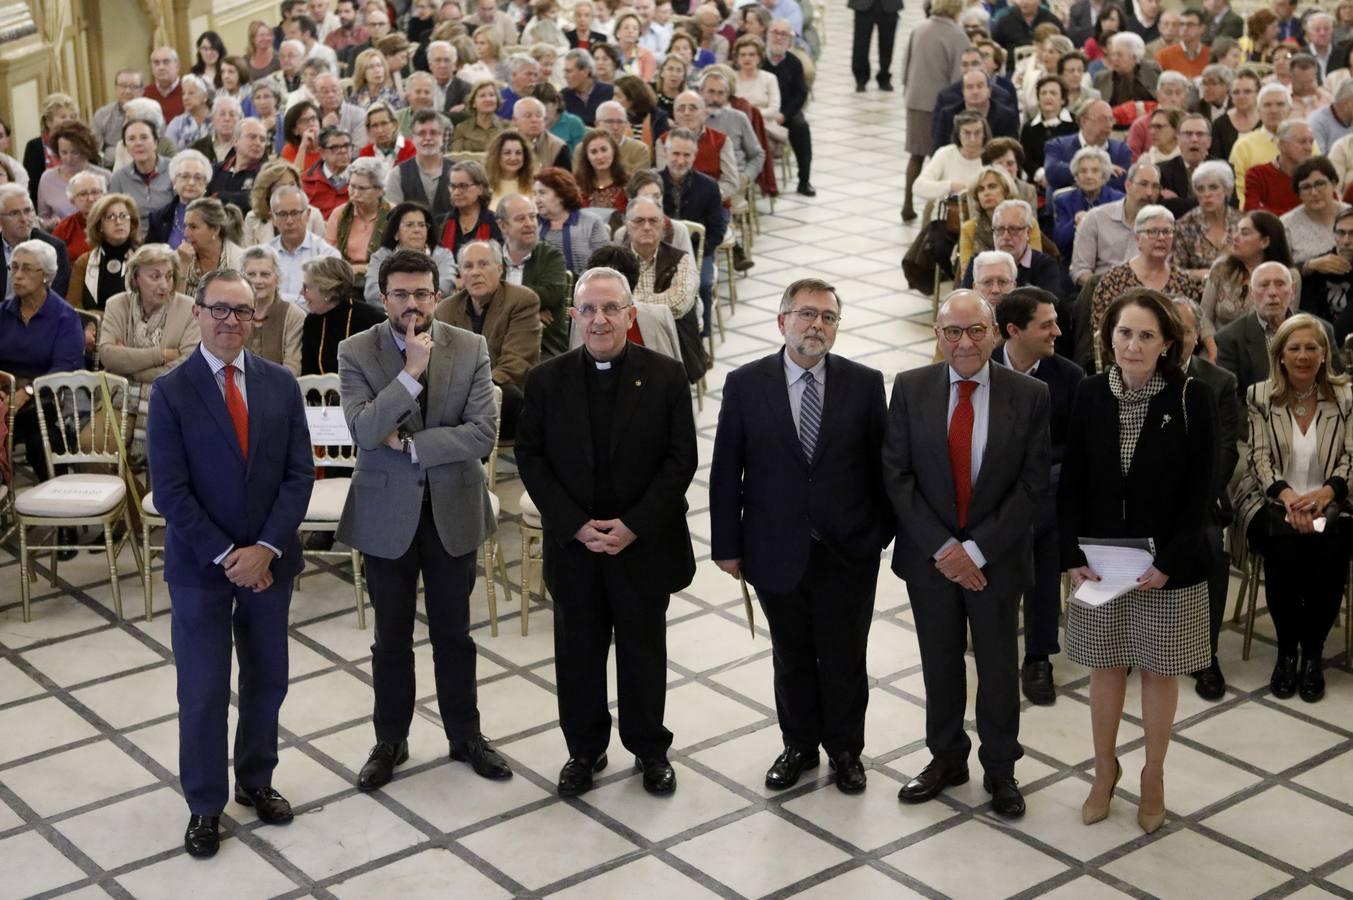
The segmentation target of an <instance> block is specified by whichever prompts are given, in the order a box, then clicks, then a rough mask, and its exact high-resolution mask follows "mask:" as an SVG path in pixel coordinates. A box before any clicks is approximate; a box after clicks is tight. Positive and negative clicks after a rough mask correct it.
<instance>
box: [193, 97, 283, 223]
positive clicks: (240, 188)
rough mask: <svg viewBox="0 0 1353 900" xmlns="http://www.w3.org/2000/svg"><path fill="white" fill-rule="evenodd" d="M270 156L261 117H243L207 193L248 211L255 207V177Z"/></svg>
mask: <svg viewBox="0 0 1353 900" xmlns="http://www.w3.org/2000/svg"><path fill="white" fill-rule="evenodd" d="M267 155H268V129H267V128H265V127H264V125H263V123H262V122H260V121H259V120H258V119H255V118H248V119H240V121H239V124H238V125H236V126H235V146H233V147H232V148H231V149H230V152H229V153H227V154H226V158H225V159H223V160H221V161H220V162H219V163H217V164H216V168H215V170H214V171H213V172H212V176H211V182H210V183H209V184H208V186H207V193H208V194H210V195H211V196H213V197H216V198H218V199H219V200H220V201H221V202H222V203H229V204H231V205H232V206H234V207H235V208H236V209H238V210H239V211H240V213H241V214H247V213H248V212H249V211H250V210H251V209H252V207H251V206H250V202H249V195H250V194H251V193H252V192H253V189H254V179H255V178H257V177H258V170H259V168H260V167H261V166H262V165H263V160H264V158H265V157H267ZM174 189H175V190H176V191H177V190H178V189H179V186H178V185H177V184H176V185H175V186H174ZM180 196H182V195H181V194H180Z"/></svg>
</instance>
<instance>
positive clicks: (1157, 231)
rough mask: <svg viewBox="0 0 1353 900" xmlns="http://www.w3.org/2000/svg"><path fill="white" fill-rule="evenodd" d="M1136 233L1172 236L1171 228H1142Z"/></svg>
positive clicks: (1164, 236) (1172, 230) (1150, 236)
mask: <svg viewBox="0 0 1353 900" xmlns="http://www.w3.org/2000/svg"><path fill="white" fill-rule="evenodd" d="M1137 233H1138V234H1144V235H1146V236H1147V237H1149V238H1167V237H1174V229H1173V228H1142V229H1140V230H1139V231H1138V232H1137Z"/></svg>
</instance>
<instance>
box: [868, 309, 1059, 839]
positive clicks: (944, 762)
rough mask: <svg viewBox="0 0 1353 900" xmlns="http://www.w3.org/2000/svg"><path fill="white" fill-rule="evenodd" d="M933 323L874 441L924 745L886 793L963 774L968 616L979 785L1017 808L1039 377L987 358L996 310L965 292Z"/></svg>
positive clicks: (1013, 812) (1043, 397)
mask: <svg viewBox="0 0 1353 900" xmlns="http://www.w3.org/2000/svg"><path fill="white" fill-rule="evenodd" d="M935 336H936V338H938V339H939V345H940V351H941V353H943V355H944V362H942V363H936V364H935V365H932V366H926V367H925V368H922V369H912V370H911V371H908V372H903V373H902V374H900V375H898V376H897V381H896V382H895V383H894V385H893V397H892V407H891V409H890V410H889V413H888V429H887V435H886V437H885V439H884V444H883V477H884V484H885V486H886V488H887V491H888V497H889V499H891V500H892V503H893V508H894V509H895V510H896V512H897V544H896V546H895V547H894V549H893V571H894V572H895V573H896V574H897V575H898V577H900V578H901V579H903V580H904V581H906V583H907V596H908V597H910V599H911V611H912V617H913V618H914V619H915V621H916V636H917V641H918V643H919V644H920V647H921V670H922V674H923V677H924V679H925V691H926V746H927V747H928V748H929V750H930V753H931V755H932V757H933V759H932V760H931V762H930V764H929V765H927V766H926V767H925V769H924V770H923V771H922V772H921V773H920V774H919V775H917V776H916V777H915V778H913V779H912V780H911V781H909V782H907V783H906V784H905V785H903V787H902V790H901V791H900V792H899V793H898V799H899V800H901V801H902V802H903V803H922V802H924V801H926V800H931V799H933V798H934V797H936V796H938V795H939V793H940V792H941V791H942V790H944V788H946V787H950V786H953V785H959V784H963V783H965V782H966V781H967V780H968V753H969V752H970V751H971V749H972V742H971V741H970V740H969V739H968V736H967V734H966V733H965V732H964V730H963V714H964V711H965V708H966V706H967V688H966V682H967V672H966V668H965V664H964V658H963V657H964V652H965V650H966V647H967V640H966V637H967V632H968V630H969V628H971V631H972V644H973V655H974V657H975V659H976V663H977V677H978V680H979V681H980V682H981V687H980V689H979V690H978V694H977V734H978V736H979V737H980V738H981V741H982V746H981V750H980V751H979V752H978V756H979V758H980V759H981V762H982V768H983V769H984V770H985V772H986V775H985V777H984V778H983V780H982V785H983V787H984V788H986V791H987V793H989V794H991V795H992V797H991V805H992V810H993V811H994V812H995V813H996V814H997V815H999V816H1002V817H1004V818H1009V819H1017V818H1019V817H1020V816H1022V815H1024V798H1023V797H1022V796H1021V795H1020V792H1019V787H1018V785H1017V783H1016V781H1015V777H1014V776H1015V761H1016V760H1018V759H1019V758H1020V757H1021V756H1022V755H1023V750H1022V749H1021V748H1020V745H1019V637H1018V631H1019V598H1020V595H1021V594H1022V593H1023V592H1024V591H1025V590H1026V589H1027V588H1029V587H1030V586H1031V585H1032V583H1033V569H1034V566H1033V532H1034V529H1033V524H1034V523H1035V522H1036V521H1037V519H1038V511H1039V508H1040V507H1041V506H1042V504H1044V503H1045V502H1046V500H1047V492H1048V475H1049V469H1050V456H1051V450H1050V437H1049V408H1050V403H1049V399H1048V389H1047V386H1046V385H1044V384H1043V383H1042V382H1039V381H1035V380H1034V379H1032V378H1030V377H1028V376H1027V375H1021V374H1019V373H1017V372H1014V371H1012V370H1010V369H1008V368H1006V367H1005V366H999V365H993V364H992V363H991V353H992V350H993V348H994V347H995V345H996V322H995V317H994V316H993V314H992V309H991V306H990V305H989V304H988V303H987V302H986V301H985V300H983V299H982V298H981V297H980V296H979V295H978V294H976V293H974V292H972V291H965V290H960V291H954V292H953V293H952V294H950V295H949V297H948V299H946V300H945V302H944V305H943V306H942V307H940V314H939V319H938V320H937V322H936V324H935Z"/></svg>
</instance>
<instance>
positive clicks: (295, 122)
mask: <svg viewBox="0 0 1353 900" xmlns="http://www.w3.org/2000/svg"><path fill="white" fill-rule="evenodd" d="M282 140H283V142H284V143H283V144H282V158H283V159H285V160H286V161H287V162H289V163H295V164H296V168H298V169H300V170H301V171H302V172H306V171H309V170H310V169H311V168H312V167H314V165H315V164H316V163H318V162H321V161H322V160H323V157H322V156H320V152H319V109H318V108H317V107H316V106H315V104H313V103H311V102H310V101H309V100H300V101H297V102H296V103H293V104H292V105H291V107H290V108H289V109H288V110H287V114H286V116H285V117H284V118H283V119H282ZM298 159H300V160H304V162H297V160H298Z"/></svg>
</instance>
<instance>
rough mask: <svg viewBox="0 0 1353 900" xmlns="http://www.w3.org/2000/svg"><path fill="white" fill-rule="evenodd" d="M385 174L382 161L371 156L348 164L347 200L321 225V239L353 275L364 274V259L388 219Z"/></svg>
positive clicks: (378, 242)
mask: <svg viewBox="0 0 1353 900" xmlns="http://www.w3.org/2000/svg"><path fill="white" fill-rule="evenodd" d="M387 174H388V170H387V168H386V165H385V160H383V159H381V158H379V157H375V156H363V157H361V158H359V159H357V160H356V161H355V162H353V164H352V165H350V166H348V202H347V203H344V204H342V205H341V206H339V207H337V208H336V209H334V211H333V212H332V213H330V214H329V221H328V223H327V224H326V225H325V226H324V239H325V240H326V241H328V242H329V244H330V245H331V246H333V247H334V248H335V249H337V250H338V252H339V254H340V255H341V256H342V257H343V260H344V261H345V262H346V263H347V264H348V265H350V266H352V270H353V272H354V273H356V274H357V275H363V276H364V275H366V266H367V260H368V259H370V258H371V254H373V253H375V252H376V251H377V250H378V249H380V245H381V236H382V235H383V234H384V233H385V223H386V222H387V221H389V217H390V210H391V208H392V207H391V206H390V204H389V203H388V202H387V201H386V199H385V195H384V189H385V178H386V175H387Z"/></svg>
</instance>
